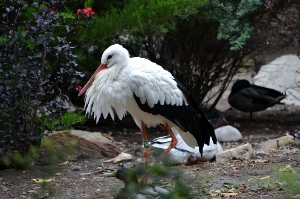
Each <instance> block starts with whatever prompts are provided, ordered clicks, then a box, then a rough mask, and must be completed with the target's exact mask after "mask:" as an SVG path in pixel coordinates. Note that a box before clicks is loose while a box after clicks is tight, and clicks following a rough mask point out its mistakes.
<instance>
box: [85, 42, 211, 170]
mask: <svg viewBox="0 0 300 199" xmlns="http://www.w3.org/2000/svg"><path fill="white" fill-rule="evenodd" d="M85 91H86V98H85V108H86V112H87V113H88V114H93V115H94V118H95V120H96V121H98V120H99V118H100V116H101V114H103V116H104V118H106V117H107V116H108V114H110V115H111V117H112V119H114V112H115V113H116V114H117V116H118V117H119V119H120V120H121V119H122V118H123V116H124V115H125V114H126V112H129V113H130V114H131V116H132V117H133V119H134V121H135V123H136V125H137V126H138V127H139V128H140V129H141V131H142V134H143V146H144V156H145V159H146V164H148V158H149V155H150V151H149V142H148V140H147V134H146V127H154V126H156V125H159V124H162V125H164V126H165V128H166V130H167V131H168V133H169V134H170V136H171V138H172V141H171V143H170V146H169V147H168V148H167V149H166V150H165V151H164V152H163V154H162V155H161V156H160V157H159V158H158V159H160V158H161V157H162V156H163V155H165V154H167V153H168V152H169V151H170V150H171V149H172V148H173V147H175V146H176V144H177V142H178V141H177V139H176V134H177V132H179V134H180V136H181V137H182V138H183V140H184V141H185V142H186V143H187V144H188V145H189V146H190V147H192V148H194V147H196V146H199V151H200V153H202V149H203V146H204V144H207V145H209V142H210V138H212V140H213V142H214V143H216V142H217V139H216V136H215V132H214V129H213V127H212V126H211V124H210V123H209V122H208V120H207V119H206V117H205V115H204V113H203V112H202V111H201V110H200V108H199V107H198V106H197V103H196V100H195V99H194V98H193V97H192V96H191V93H190V92H189V91H188V90H187V89H186V88H185V87H184V86H183V84H182V83H181V82H179V81H178V80H177V79H175V78H174V77H173V76H172V75H171V73H169V72H168V71H166V70H164V69H163V68H162V67H161V66H159V65H157V64H155V63H153V62H151V61H149V60H147V59H143V58H140V57H134V58H130V56H129V53H128V51H127V50H126V49H125V48H123V47H122V46H121V45H119V44H115V45H112V46H110V47H109V48H107V49H106V50H105V51H104V53H103V54H102V57H101V64H100V66H99V67H98V68H97V70H96V71H95V73H94V74H93V75H92V77H91V78H90V80H89V81H88V82H87V84H86V85H85V86H84V87H83V88H82V90H81V92H80V93H79V96H80V95H82V94H83V93H84V92H85ZM174 132H175V135H174Z"/></svg>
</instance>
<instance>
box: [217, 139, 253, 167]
mask: <svg viewBox="0 0 300 199" xmlns="http://www.w3.org/2000/svg"><path fill="white" fill-rule="evenodd" d="M252 153H253V149H252V146H251V144H249V143H248V144H244V145H241V146H238V147H236V148H232V149H228V150H225V151H222V152H219V153H217V154H216V162H218V163H226V162H230V161H232V160H249V159H250V158H251V156H252Z"/></svg>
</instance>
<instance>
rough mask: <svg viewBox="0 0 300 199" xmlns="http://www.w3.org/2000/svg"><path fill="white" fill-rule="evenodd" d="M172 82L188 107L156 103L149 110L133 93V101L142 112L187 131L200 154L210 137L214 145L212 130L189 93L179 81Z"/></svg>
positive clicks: (215, 140)
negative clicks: (194, 140) (195, 142)
mask: <svg viewBox="0 0 300 199" xmlns="http://www.w3.org/2000/svg"><path fill="white" fill-rule="evenodd" d="M174 81H175V82H176V83H177V87H178V88H179V89H180V90H181V91H182V93H183V94H184V95H185V97H186V99H187V102H188V105H186V104H185V103H184V104H183V105H182V106H176V105H171V104H164V105H161V104H160V103H158V104H155V105H154V107H153V108H150V107H149V106H148V104H147V103H145V104H142V103H141V100H140V99H139V97H137V96H136V95H135V93H134V98H135V101H136V102H137V104H138V106H139V107H140V109H141V110H143V111H144V112H147V113H151V114H153V115H158V114H159V115H162V116H164V117H166V118H167V119H168V120H170V121H172V122H173V123H174V124H176V125H177V126H178V127H179V128H180V129H181V130H182V131H184V132H187V131H189V132H190V133H191V134H192V135H193V136H194V137H195V139H196V140H197V143H198V146H199V151H200V153H201V154H202V150H203V146H204V144H207V145H209V141H210V137H212V140H213V142H214V143H216V142H217V138H216V136H215V132H214V129H213V127H212V125H211V124H210V123H209V121H208V120H207V118H206V116H205V115H204V113H203V112H202V111H201V109H200V108H199V107H198V105H197V102H196V100H195V99H194V98H193V96H192V95H191V93H190V92H189V91H188V90H187V89H186V88H185V87H184V85H183V84H182V83H181V82H180V81H178V80H177V79H174Z"/></svg>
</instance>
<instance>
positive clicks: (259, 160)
mask: <svg viewBox="0 0 300 199" xmlns="http://www.w3.org/2000/svg"><path fill="white" fill-rule="evenodd" d="M266 162H269V160H265V159H258V160H254V163H266Z"/></svg>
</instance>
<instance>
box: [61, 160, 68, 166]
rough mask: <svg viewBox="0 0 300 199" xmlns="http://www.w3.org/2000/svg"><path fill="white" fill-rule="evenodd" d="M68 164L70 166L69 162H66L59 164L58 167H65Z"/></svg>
mask: <svg viewBox="0 0 300 199" xmlns="http://www.w3.org/2000/svg"><path fill="white" fill-rule="evenodd" d="M68 164H69V161H65V162H62V163H59V164H58V165H59V166H63V165H68Z"/></svg>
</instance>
